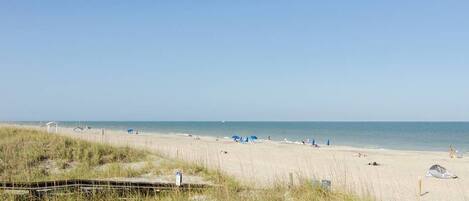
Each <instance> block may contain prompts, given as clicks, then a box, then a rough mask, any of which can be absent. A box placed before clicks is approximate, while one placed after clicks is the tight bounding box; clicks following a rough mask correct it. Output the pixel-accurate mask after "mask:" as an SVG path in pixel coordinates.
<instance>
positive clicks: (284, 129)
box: [10, 121, 469, 151]
mask: <svg viewBox="0 0 469 201" xmlns="http://www.w3.org/2000/svg"><path fill="white" fill-rule="evenodd" d="M10 123H19V124H32V125H39V124H41V123H45V122H10ZM85 125H87V126H90V127H92V128H105V129H113V130H124V131H126V130H127V129H128V128H133V129H134V130H138V131H139V132H140V133H142V134H145V133H149V132H158V133H166V134H176V133H187V134H193V135H202V136H217V137H231V136H232V135H240V136H251V135H256V136H258V137H259V138H267V137H268V136H270V137H271V138H272V140H279V141H280V140H283V139H285V138H287V139H288V140H291V141H301V140H303V139H314V140H315V141H316V142H317V143H319V144H325V143H326V141H327V140H330V142H331V144H333V145H334V144H335V145H345V146H353V147H363V148H382V149H401V150H425V151H447V150H448V149H449V146H450V145H453V146H455V147H457V148H458V149H459V150H460V151H469V122H230V121H227V122H221V121H219V122H153V121H141V122H140V121H118V122H113V121H87V122H75V121H74V122H72V121H64V122H59V126H65V127H76V126H85Z"/></svg>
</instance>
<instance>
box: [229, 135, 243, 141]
mask: <svg viewBox="0 0 469 201" xmlns="http://www.w3.org/2000/svg"><path fill="white" fill-rule="evenodd" d="M231 138H233V140H239V139H241V137H239V136H237V135H233V136H231Z"/></svg>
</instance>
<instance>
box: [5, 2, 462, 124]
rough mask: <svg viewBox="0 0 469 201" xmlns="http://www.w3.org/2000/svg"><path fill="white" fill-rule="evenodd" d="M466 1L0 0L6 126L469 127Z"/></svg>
mask: <svg viewBox="0 0 469 201" xmlns="http://www.w3.org/2000/svg"><path fill="white" fill-rule="evenodd" d="M468 10H469V1H431V0H421V1H417V0H416V1H398V0H396V1H371V0H370V1H350V0H344V1H282V2H280V1H272V0H269V1H64V0H60V1H0V73H1V77H0V91H1V97H0V120H198V121H201V120H264V121H267V120H302V121H316V120H322V121H328V120H334V121H338V120H347V121H350V120H378V121H380V120H424V121H429V120H430V121H431V120H445V121H448V120H459V121H461V120H462V121H467V120H469V12H468Z"/></svg>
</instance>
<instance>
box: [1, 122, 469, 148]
mask: <svg viewBox="0 0 469 201" xmlns="http://www.w3.org/2000/svg"><path fill="white" fill-rule="evenodd" d="M110 122H114V121H110ZM116 122H118V121H116ZM2 125H7V126H19V127H32V128H44V127H42V126H38V125H32V124H16V123H8V122H0V126H2ZM59 128H64V129H67V130H73V129H74V128H75V127H69V126H60V125H59ZM101 129H102V128H92V129H91V130H88V132H89V131H91V132H95V133H97V132H101ZM104 129H105V130H106V131H109V132H113V133H121V134H127V135H135V134H128V133H127V132H125V131H124V130H120V129H109V128H104ZM74 133H77V134H79V133H80V132H74ZM138 135H139V136H145V135H149V136H152V135H160V136H180V137H189V136H188V135H192V136H198V137H202V138H205V139H213V140H216V139H224V140H225V139H227V138H228V139H229V140H230V141H232V140H231V138H230V136H219V137H217V136H212V135H203V134H202V135H199V134H191V133H184V132H168V133H162V132H154V131H141V130H139V134H138ZM186 135H187V136H186ZM258 141H262V142H271V143H278V144H290V145H298V146H311V144H301V142H300V141H288V142H289V143H285V141H283V140H267V139H262V138H260V140H258ZM316 144H317V145H319V146H321V148H327V147H334V148H340V149H343V150H375V151H403V152H416V153H421V152H428V153H448V151H447V150H445V149H443V148H442V149H441V150H439V149H435V150H423V149H402V148H395V149H394V148H384V147H374V146H378V145H367V146H353V145H347V144H335V143H334V144H332V145H331V146H327V145H326V144H319V143H316ZM449 146H450V145H449V144H448V150H449ZM463 153H469V150H467V151H464V152H463Z"/></svg>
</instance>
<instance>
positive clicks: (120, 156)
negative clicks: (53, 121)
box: [0, 127, 368, 201]
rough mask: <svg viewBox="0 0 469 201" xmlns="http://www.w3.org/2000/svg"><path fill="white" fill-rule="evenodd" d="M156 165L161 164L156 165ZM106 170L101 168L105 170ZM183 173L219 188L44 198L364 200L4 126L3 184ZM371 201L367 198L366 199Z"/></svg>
mask: <svg viewBox="0 0 469 201" xmlns="http://www.w3.org/2000/svg"><path fill="white" fill-rule="evenodd" d="M142 161H144V162H145V165H144V166H143V167H142V168H137V169H134V168H129V167H126V166H125V165H123V164H128V163H132V162H142ZM155 161H158V163H155ZM103 166H105V167H106V168H105V169H104V170H102V169H100V168H98V167H103ZM175 170H182V171H183V172H184V174H185V175H197V176H201V177H203V178H205V180H207V181H210V182H211V183H213V184H215V187H213V188H209V189H206V190H203V191H201V192H184V193H183V192H179V191H178V190H175V191H170V192H163V193H158V194H139V193H138V192H129V193H127V194H125V195H122V194H117V193H116V192H100V193H93V194H91V195H90V194H82V193H76V192H63V193H60V194H54V195H52V196H47V197H44V198H43V199H44V200H117V199H119V198H123V197H125V199H127V200H165V201H175V200H207V201H208V200H223V201H238V200H246V201H270V200H273V201H276V200H278V201H281V200H295V201H296V200H297V201H306V200H316V201H338V200H347V201H358V200H365V199H363V198H359V197H357V196H355V195H353V194H350V193H343V192H332V191H327V190H325V189H323V188H321V187H319V186H314V185H312V184H311V183H310V182H308V181H307V180H304V181H303V182H300V184H299V185H296V186H293V187H288V186H286V185H282V184H279V185H275V186H274V187H271V188H263V189H253V188H250V187H249V186H244V185H241V184H240V183H238V182H237V181H236V180H234V179H233V178H231V177H229V176H226V175H224V174H222V173H220V172H218V171H213V170H209V169H207V168H205V167H203V166H201V165H197V164H191V163H187V162H183V161H179V160H175V159H169V158H166V157H163V156H161V155H159V154H157V153H150V152H146V151H142V150H136V149H132V148H128V147H113V146H110V145H104V144H99V143H90V142H86V141H83V140H78V139H72V138H69V137H65V136H59V135H54V134H48V133H45V132H42V131H37V130H33V129H24V128H13V127H0V181H14V182H19V181H39V180H59V179H95V178H114V177H138V176H140V175H142V174H149V173H151V174H154V175H173V173H174V171H175ZM0 199H1V200H21V199H25V200H29V199H28V197H26V198H25V197H21V196H18V195H14V194H11V193H5V192H0ZM366 200H368V199H366Z"/></svg>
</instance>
